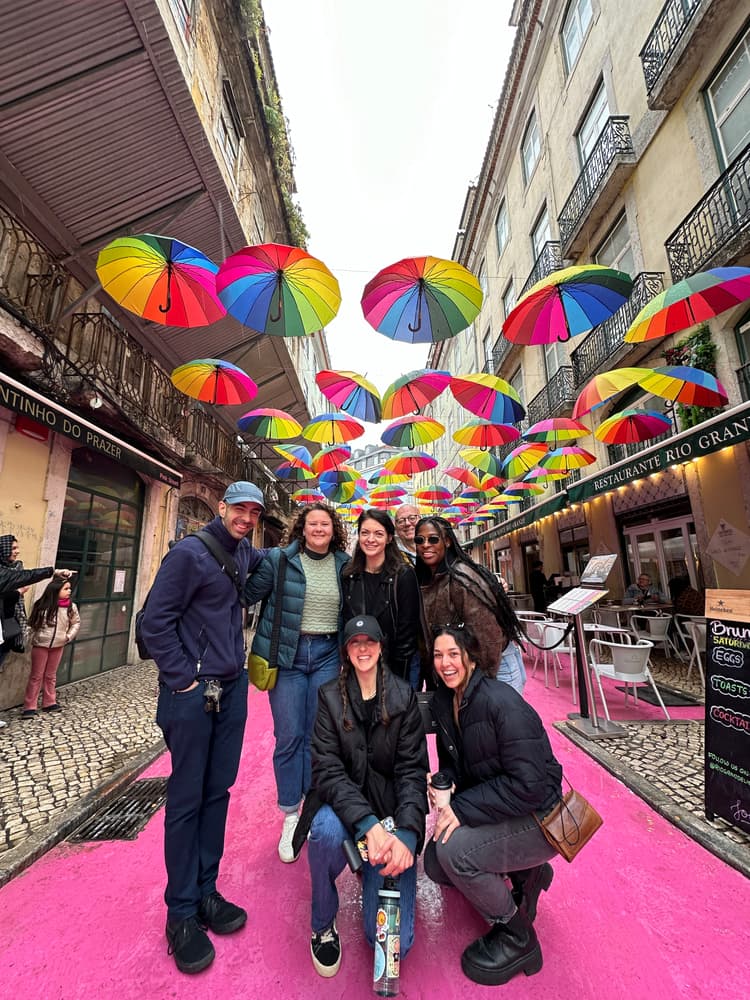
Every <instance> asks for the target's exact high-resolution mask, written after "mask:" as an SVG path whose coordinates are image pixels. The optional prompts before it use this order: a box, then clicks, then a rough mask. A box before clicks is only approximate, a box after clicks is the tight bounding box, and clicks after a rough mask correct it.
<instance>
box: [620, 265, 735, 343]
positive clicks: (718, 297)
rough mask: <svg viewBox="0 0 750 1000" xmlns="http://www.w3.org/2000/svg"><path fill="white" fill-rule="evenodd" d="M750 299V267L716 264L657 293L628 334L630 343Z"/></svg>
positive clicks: (688, 324)
mask: <svg viewBox="0 0 750 1000" xmlns="http://www.w3.org/2000/svg"><path fill="white" fill-rule="evenodd" d="M748 299H750V267H713V268H711V269H710V270H708V271H699V272H698V273H697V274H692V275H691V276H690V277H689V278H685V279H683V280H682V281H678V282H677V283H676V284H675V285H672V286H671V287H670V288H665V289H664V291H663V292H659V294H658V295H655V296H654V298H653V299H651V301H650V302H648V303H647V304H646V305H645V306H644V307H643V309H641V311H640V312H639V313H638V315H637V316H636V317H635V319H634V320H633V322H632V323H631V324H630V327H629V329H628V331H627V333H626V334H625V340H626V341H627V342H628V343H630V344H635V343H640V342H641V341H644V340H655V339H656V338H657V337H667V336H668V335H669V334H670V333H679V331H680V330H687V329H688V328H689V327H691V326H695V325H696V323H703V322H705V321H706V320H709V319H711V318H712V317H713V316H718V315H719V314H720V313H723V312H725V311H726V310H727V309H731V308H732V307H733V306H736V305H739V304H740V303H741V302H746V301H747V300H748Z"/></svg>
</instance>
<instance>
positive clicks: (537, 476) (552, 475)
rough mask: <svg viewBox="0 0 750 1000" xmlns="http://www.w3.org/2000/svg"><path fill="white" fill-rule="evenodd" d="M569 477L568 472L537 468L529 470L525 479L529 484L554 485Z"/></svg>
mask: <svg viewBox="0 0 750 1000" xmlns="http://www.w3.org/2000/svg"><path fill="white" fill-rule="evenodd" d="M567 475H568V473H567V472H553V471H552V470H551V469H542V468H541V467H540V466H536V468H534V469H529V471H528V472H527V473H526V475H525V476H524V477H523V478H524V481H525V482H529V483H553V482H555V480H557V479H565V478H566V477H567Z"/></svg>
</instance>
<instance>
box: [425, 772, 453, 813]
mask: <svg viewBox="0 0 750 1000" xmlns="http://www.w3.org/2000/svg"><path fill="white" fill-rule="evenodd" d="M430 785H431V787H432V791H433V793H434V794H433V799H434V802H435V808H436V809H443V808H444V807H445V806H447V805H450V801H451V789H452V788H453V782H452V781H451V779H450V776H449V775H447V774H446V773H445V771H435V773H434V774H433V775H432V777H431V778H430Z"/></svg>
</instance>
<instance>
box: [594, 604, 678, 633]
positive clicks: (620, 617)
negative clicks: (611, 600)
mask: <svg viewBox="0 0 750 1000" xmlns="http://www.w3.org/2000/svg"><path fill="white" fill-rule="evenodd" d="M673 608H674V605H673V604H670V603H668V602H664V603H662V602H661V601H660V602H657V601H647V602H646V603H645V604H598V605H597V606H596V610H597V611H612V612H613V613H614V614H615V615H616V616H617V621H618V622H619V623H620V626H621V627H625V628H629V627H630V615H648V614H669V615H671V614H672V610H673Z"/></svg>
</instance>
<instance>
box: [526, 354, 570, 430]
mask: <svg viewBox="0 0 750 1000" xmlns="http://www.w3.org/2000/svg"><path fill="white" fill-rule="evenodd" d="M575 398H576V392H575V383H574V382H573V369H572V368H571V367H570V365H562V366H561V367H560V368H558V369H557V371H556V372H555V374H554V375H553V376H552V378H551V379H550V380H549V382H547V384H546V385H545V387H544V388H543V389H542V391H541V392H539V393H537V394H536V396H534V398H533V399H532V400H531V402H530V403H529V405H528V406H527V407H526V421H527V425H528V426H529V427H530V426H531V425H532V424H535V423H537V422H538V421H539V420H547V419H548V418H549V417H559V416H561V415H562V414H563V413H564V412H565V411H566V410H570V409H571V408H572V406H573V403H574V402H575Z"/></svg>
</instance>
